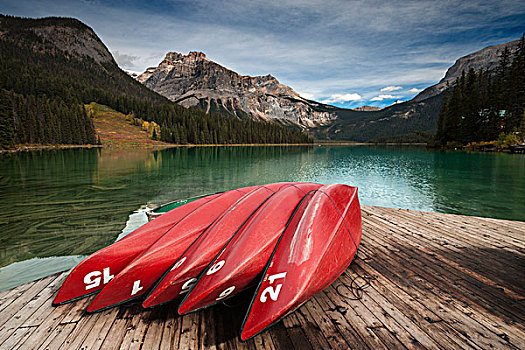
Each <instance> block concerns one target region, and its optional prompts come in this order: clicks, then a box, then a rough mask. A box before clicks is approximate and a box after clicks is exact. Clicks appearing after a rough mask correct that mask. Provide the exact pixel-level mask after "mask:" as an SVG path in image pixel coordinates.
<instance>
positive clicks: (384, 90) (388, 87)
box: [381, 86, 403, 92]
mask: <svg viewBox="0 0 525 350" xmlns="http://www.w3.org/2000/svg"><path fill="white" fill-rule="evenodd" d="M402 88H403V87H402V86H387V87H384V88H382V89H381V92H386V91H388V92H390V91H396V90H401V89H402Z"/></svg>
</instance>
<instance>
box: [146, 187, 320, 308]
mask: <svg viewBox="0 0 525 350" xmlns="http://www.w3.org/2000/svg"><path fill="white" fill-rule="evenodd" d="M319 187H321V185H318V184H310V183H298V184H296V185H294V186H290V187H288V188H286V189H283V190H282V191H280V192H279V193H277V194H275V195H274V196H273V197H272V198H270V199H269V200H268V202H266V203H265V204H264V206H263V207H262V208H261V209H260V211H259V213H258V214H257V215H256V216H255V217H254V218H253V219H252V220H251V221H250V222H249V223H248V224H247V225H246V226H245V228H244V229H243V230H241V231H240V232H238V233H237V234H236V235H235V236H234V237H233V238H232V239H231V240H230V241H229V242H228V244H227V245H226V246H224V248H223V249H222V251H221V252H220V253H219V255H218V256H217V257H215V259H214V260H213V261H212V263H211V264H210V266H211V268H208V269H206V271H205V272H204V273H202V274H201V276H200V277H199V279H198V280H197V282H196V284H195V286H194V287H193V288H192V289H191V291H190V293H188V294H187V295H186V297H185V298H184V300H183V302H182V303H181V305H180V306H179V313H180V314H186V313H189V312H193V311H196V310H198V309H201V308H204V307H208V306H210V305H213V304H215V303H218V302H221V301H222V300H225V299H226V298H229V297H232V296H233V295H235V294H237V293H238V292H240V291H242V290H243V289H245V288H246V287H248V286H250V285H252V284H253V282H255V280H256V278H257V276H258V275H259V274H260V273H261V272H262V271H263V269H264V266H265V265H266V263H267V262H268V259H269V258H270V255H271V254H272V252H273V250H274V248H275V245H276V244H277V240H278V239H279V237H280V236H281V235H282V233H283V231H284V229H285V228H286V225H287V223H288V221H289V219H290V217H291V216H292V214H293V213H294V211H295V209H296V207H297V206H298V205H299V203H300V202H301V200H303V198H305V196H306V195H307V193H308V192H310V191H312V190H315V189H317V188H319ZM202 244H203V245H205V244H207V243H206V242H205V241H203V242H202ZM184 256H185V257H186V256H188V255H187V254H185V255H184ZM188 259H189V258H188ZM156 292H157V289H155V290H154V292H153V294H155V293H156ZM161 295H162V294H161ZM147 301H148V299H147V300H146V302H147Z"/></svg>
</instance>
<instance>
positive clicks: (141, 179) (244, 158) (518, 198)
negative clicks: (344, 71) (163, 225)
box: [0, 146, 525, 290]
mask: <svg viewBox="0 0 525 350" xmlns="http://www.w3.org/2000/svg"><path fill="white" fill-rule="evenodd" d="M278 181H312V182H319V183H332V182H337V183H345V184H349V185H353V186H357V187H359V198H360V201H361V203H362V204H365V205H377V206H385V207H393V208H406V209H414V210H422V211H434V212H444V213H455V214H465V215H475V216H485V217H493V218H502V219H511V220H521V221H525V155H509V154H499V153H498V154H496V153H490V154H489V153H487V154H479V153H465V152H441V151H427V150H426V149H425V148H423V147H394V146H382V147H380V146H377V147H376V146H374V147H372V146H313V147H195V148H186V147H182V148H171V149H165V150H159V151H148V150H104V149H102V150H100V149H69V150H51V151H35V152H24V153H18V154H14V155H4V156H2V157H1V158H0V196H1V198H2V203H3V207H4V208H3V210H2V211H1V212H0V230H1V235H0V242H1V244H0V267H1V268H0V290H2V289H6V288H9V287H12V286H14V285H17V284H20V283H24V282H27V281H30V280H33V279H36V278H39V277H42V276H45V275H48V274H50V273H53V272H56V271H60V270H64V269H67V268H70V267H72V266H74V265H75V264H76V263H78V261H80V260H81V259H82V257H83V256H85V255H87V254H89V253H92V252H93V251H95V250H97V249H100V248H102V247H104V246H107V245H109V244H111V243H113V242H114V241H115V240H116V239H117V237H119V235H122V234H123V232H124V234H125V233H126V232H129V231H130V230H132V229H134V228H135V227H137V226H138V225H140V224H142V223H144V222H145V214H144V210H143V209H144V208H145V207H146V206H147V205H149V206H153V205H155V204H161V203H165V202H168V201H171V200H175V199H181V198H187V197H191V196H194V195H199V194H204V193H211V192H216V191H220V190H225V189H230V188H235V187H241V186H247V185H250V184H262V183H268V182H278ZM141 208H142V209H141ZM126 225H127V228H126V229H125V227H126Z"/></svg>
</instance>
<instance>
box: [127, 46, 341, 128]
mask: <svg viewBox="0 0 525 350" xmlns="http://www.w3.org/2000/svg"><path fill="white" fill-rule="evenodd" d="M137 80H138V81H140V82H141V83H143V84H144V85H146V86H147V87H148V88H150V89H152V90H155V91H156V92H158V93H160V94H161V95H164V96H166V97H167V98H169V99H170V100H172V101H175V102H177V103H179V104H181V105H183V106H184V107H188V108H199V109H203V110H205V111H206V112H221V113H223V114H229V115H232V116H235V117H239V118H244V117H251V118H254V119H263V120H272V119H278V120H281V121H283V122H286V123H294V124H298V125H301V126H314V125H319V124H322V123H325V122H327V121H328V120H330V119H332V118H334V117H335V115H334V114H332V113H329V112H325V111H323V112H320V111H318V108H317V107H319V106H320V105H319V104H316V103H313V102H311V101H307V100H305V99H303V98H302V97H301V96H299V94H298V93H297V92H295V91H294V90H293V89H292V88H290V87H289V86H286V85H283V84H280V83H279V81H278V80H277V79H276V78H275V77H274V76H272V75H270V74H268V75H264V76H249V75H240V74H238V73H236V72H234V71H232V70H230V69H227V68H225V67H223V66H221V65H220V64H218V63H216V62H213V61H212V60H209V59H208V58H207V57H206V55H205V54H204V53H203V52H197V51H191V52H189V53H188V54H187V55H184V54H181V53H178V52H168V53H167V54H166V57H165V58H164V60H163V61H162V62H161V63H160V64H159V65H158V66H157V67H152V68H148V69H147V70H146V71H145V72H144V73H142V74H141V75H140V76H138V77H137Z"/></svg>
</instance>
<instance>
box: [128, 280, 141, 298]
mask: <svg viewBox="0 0 525 350" xmlns="http://www.w3.org/2000/svg"><path fill="white" fill-rule="evenodd" d="M143 289H144V287H142V286H141V285H140V280H136V281H135V282H134V283H133V289H132V290H131V295H135V294H137V293H138V292H140V291H141V290H143Z"/></svg>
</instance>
